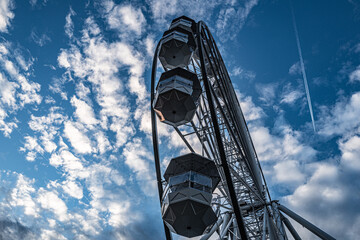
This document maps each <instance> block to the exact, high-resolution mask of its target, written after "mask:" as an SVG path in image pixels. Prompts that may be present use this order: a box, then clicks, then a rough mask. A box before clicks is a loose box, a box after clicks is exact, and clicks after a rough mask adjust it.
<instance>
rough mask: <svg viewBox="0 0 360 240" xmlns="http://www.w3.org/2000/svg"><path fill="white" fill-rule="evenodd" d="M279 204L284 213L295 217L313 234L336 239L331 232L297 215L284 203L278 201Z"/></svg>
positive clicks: (326, 239) (326, 238)
mask: <svg viewBox="0 0 360 240" xmlns="http://www.w3.org/2000/svg"><path fill="white" fill-rule="evenodd" d="M277 204H278V208H279V209H280V210H281V211H282V212H283V213H285V214H286V215H288V216H289V217H291V218H292V219H294V220H295V221H297V222H298V223H300V224H301V225H302V226H304V227H305V228H307V229H308V230H309V231H310V232H312V233H313V234H315V235H316V236H318V237H319V238H321V239H323V240H335V238H333V237H332V236H330V235H329V234H327V233H326V232H324V231H323V230H321V229H320V228H318V227H316V226H315V225H313V224H312V223H310V222H309V221H307V220H305V219H304V218H302V217H300V216H299V215H297V214H296V213H294V212H293V211H291V210H290V209H288V208H286V207H284V206H283V205H281V204H279V203H277Z"/></svg>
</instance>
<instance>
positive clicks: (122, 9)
mask: <svg viewBox="0 0 360 240" xmlns="http://www.w3.org/2000/svg"><path fill="white" fill-rule="evenodd" d="M106 5H107V6H109V5H113V8H112V9H111V10H110V11H109V12H108V13H107V15H106V19H107V22H108V24H109V26H110V28H112V29H116V30H117V31H119V32H120V33H122V34H126V35H128V34H129V33H135V34H136V35H138V36H139V35H141V33H142V32H143V31H144V28H145V24H146V20H145V17H144V15H143V13H142V11H141V9H140V8H134V7H133V6H132V5H114V4H113V3H112V4H109V3H106Z"/></svg>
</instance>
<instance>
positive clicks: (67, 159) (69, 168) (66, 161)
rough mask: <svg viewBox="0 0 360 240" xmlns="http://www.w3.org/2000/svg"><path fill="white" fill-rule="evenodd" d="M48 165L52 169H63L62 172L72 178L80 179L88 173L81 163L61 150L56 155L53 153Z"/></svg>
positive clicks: (64, 150) (70, 154)
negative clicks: (52, 167)
mask: <svg viewBox="0 0 360 240" xmlns="http://www.w3.org/2000/svg"><path fill="white" fill-rule="evenodd" d="M49 163H50V165H52V166H54V167H63V171H64V172H66V173H67V174H69V176H71V177H72V178H80V179H82V178H85V177H87V176H88V175H89V172H88V171H86V169H85V167H84V165H83V161H82V160H81V159H79V158H77V157H75V156H74V154H72V153H71V152H69V151H68V150H66V149H62V150H60V151H59V152H58V153H53V154H52V155H51V157H50V159H49Z"/></svg>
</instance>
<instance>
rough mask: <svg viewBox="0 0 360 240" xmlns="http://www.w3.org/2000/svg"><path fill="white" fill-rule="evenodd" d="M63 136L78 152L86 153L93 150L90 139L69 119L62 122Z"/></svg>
mask: <svg viewBox="0 0 360 240" xmlns="http://www.w3.org/2000/svg"><path fill="white" fill-rule="evenodd" d="M64 136H65V137H66V138H67V139H69V141H70V143H71V145H72V146H73V147H74V149H75V150H76V151H77V152H78V153H83V154H88V153H91V152H93V147H92V146H91V145H92V144H91V140H90V139H89V138H88V137H87V135H86V133H85V132H84V131H81V130H80V129H79V128H77V127H76V126H75V124H74V123H72V122H70V121H67V122H65V123H64Z"/></svg>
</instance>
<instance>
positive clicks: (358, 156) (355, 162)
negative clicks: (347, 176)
mask: <svg viewBox="0 0 360 240" xmlns="http://www.w3.org/2000/svg"><path fill="white" fill-rule="evenodd" d="M339 148H340V150H341V152H342V155H341V163H342V165H343V166H345V167H346V168H348V169H351V170H354V171H360V137H359V136H358V135H355V136H352V137H350V138H349V139H341V140H340V142H339Z"/></svg>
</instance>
